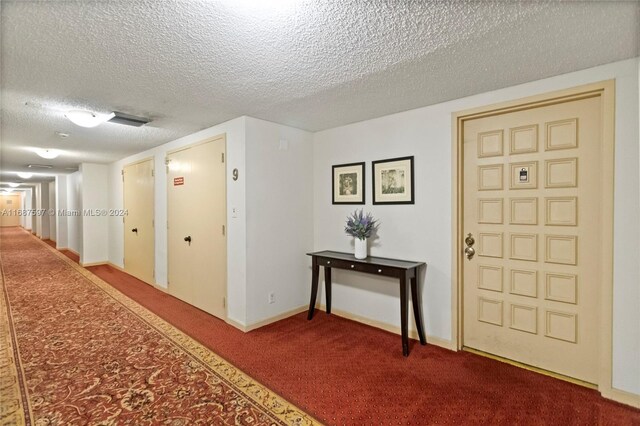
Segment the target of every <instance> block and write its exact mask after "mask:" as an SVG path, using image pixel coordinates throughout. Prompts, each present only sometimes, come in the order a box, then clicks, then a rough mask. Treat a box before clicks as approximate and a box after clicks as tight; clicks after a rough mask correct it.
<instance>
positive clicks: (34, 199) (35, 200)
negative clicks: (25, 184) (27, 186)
mask: <svg viewBox="0 0 640 426" xmlns="http://www.w3.org/2000/svg"><path fill="white" fill-rule="evenodd" d="M37 192H38V184H34V185H33V186H32V187H31V209H32V210H34V209H37V208H38V194H37ZM29 216H30V217H31V233H33V234H36V235H40V229H39V228H38V221H37V220H36V215H35V214H34V212H31V213H30V214H29Z"/></svg>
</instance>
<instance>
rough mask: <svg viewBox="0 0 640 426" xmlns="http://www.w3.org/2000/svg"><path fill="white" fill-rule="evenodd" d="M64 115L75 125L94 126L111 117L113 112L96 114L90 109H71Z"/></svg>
mask: <svg viewBox="0 0 640 426" xmlns="http://www.w3.org/2000/svg"><path fill="white" fill-rule="evenodd" d="M64 116H65V117H67V118H68V119H69V120H70V121H71V122H72V123H73V124H75V125H77V126H80V127H96V126H99V125H100V124H102V123H104V122H105V121H107V120H110V119H112V118H113V117H114V116H115V114H114V113H110V114H96V113H95V112H91V111H81V110H73V111H67V113H66V114H65V115H64Z"/></svg>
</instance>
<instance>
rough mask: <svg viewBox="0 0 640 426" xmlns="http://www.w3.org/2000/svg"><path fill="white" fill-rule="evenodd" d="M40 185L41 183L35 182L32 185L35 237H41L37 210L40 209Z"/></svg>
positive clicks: (40, 218)
mask: <svg viewBox="0 0 640 426" xmlns="http://www.w3.org/2000/svg"><path fill="white" fill-rule="evenodd" d="M41 186H42V184H41V183H36V184H35V185H34V187H33V189H34V200H35V204H34V206H33V208H34V211H33V220H34V221H35V228H34V230H35V234H36V237H41V236H42V216H41V215H39V212H40V211H41V210H40V209H41V204H40V199H41V191H40V187H41Z"/></svg>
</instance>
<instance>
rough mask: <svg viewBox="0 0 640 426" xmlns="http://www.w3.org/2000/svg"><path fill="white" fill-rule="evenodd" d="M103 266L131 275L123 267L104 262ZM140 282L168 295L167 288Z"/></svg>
mask: <svg viewBox="0 0 640 426" xmlns="http://www.w3.org/2000/svg"><path fill="white" fill-rule="evenodd" d="M103 265H109V266H111V267H112V268H113V269H117V270H118V271H120V272H124V273H125V274H128V275H131V274H129V273H128V272H127V271H126V270H125V269H124V268H123V267H121V266H118V265H116V264H115V263H111V262H105V263H103ZM132 276H133V275H132ZM138 279H140V278H138ZM140 281H142V280H140ZM142 282H143V283H145V284H149V285H150V286H151V287H153V288H155V289H157V290H160V291H161V292H163V293H167V294H169V289H167V288H164V287H160V286H159V285H157V284H155V283H148V282H146V281H142Z"/></svg>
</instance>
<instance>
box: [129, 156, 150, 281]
mask: <svg viewBox="0 0 640 426" xmlns="http://www.w3.org/2000/svg"><path fill="white" fill-rule="evenodd" d="M149 160H151V164H152V165H153V169H152V170H153V205H152V206H151V214H152V215H153V282H150V283H147V284H151V285H152V286H154V287H156V286H157V282H156V263H157V262H156V239H157V238H156V158H155V157H154V156H151V157H146V158H142V159H140V160H136V161H134V162H131V163H127V164H124V165H123V166H122V169H120V173H121V174H122V209H126V206H125V205H124V201H125V199H124V169H125V168H127V167H129V166H135V165H136V164H140V163H144V162H145V161H149ZM126 234H127V230H126V229H125V227H124V216H123V217H122V266H123V268H122V269H123V270H124V271H125V272H126V266H127V265H126V264H125V263H124V259H126V257H127V252H126V245H125V242H124V240H125V235H126ZM136 278H138V277H136ZM138 279H140V278H138ZM145 282H146V281H145Z"/></svg>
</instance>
